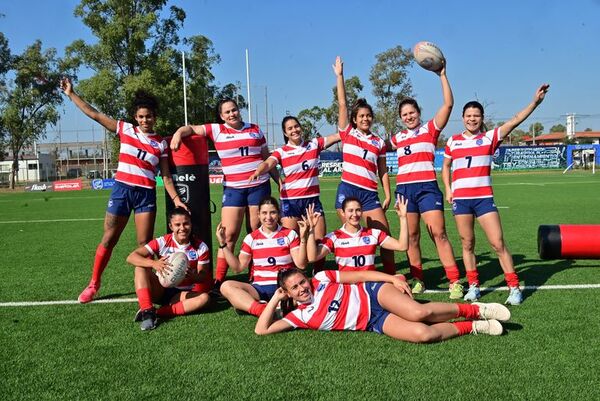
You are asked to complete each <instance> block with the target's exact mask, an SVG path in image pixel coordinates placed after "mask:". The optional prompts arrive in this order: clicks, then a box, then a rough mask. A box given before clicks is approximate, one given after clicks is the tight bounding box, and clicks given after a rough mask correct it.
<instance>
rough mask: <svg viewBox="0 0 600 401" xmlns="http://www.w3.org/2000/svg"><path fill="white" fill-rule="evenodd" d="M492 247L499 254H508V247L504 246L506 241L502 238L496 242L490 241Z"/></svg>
mask: <svg viewBox="0 0 600 401" xmlns="http://www.w3.org/2000/svg"><path fill="white" fill-rule="evenodd" d="M490 245H491V246H492V249H493V250H494V252H496V253H497V254H503V253H505V252H506V245H505V244H504V240H503V239H502V238H500V239H498V240H495V241H490Z"/></svg>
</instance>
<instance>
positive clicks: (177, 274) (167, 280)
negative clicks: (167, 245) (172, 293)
mask: <svg viewBox="0 0 600 401" xmlns="http://www.w3.org/2000/svg"><path fill="white" fill-rule="evenodd" d="M167 261H168V262H169V263H170V264H171V266H170V269H171V271H164V274H161V273H159V272H156V276H157V277H158V281H159V282H160V284H161V285H162V286H163V287H165V288H171V287H177V286H178V285H179V283H181V282H182V281H183V279H184V278H185V273H186V272H187V269H188V266H189V261H188V257H187V255H186V254H185V252H174V253H172V254H171V255H169V258H168V259H167Z"/></svg>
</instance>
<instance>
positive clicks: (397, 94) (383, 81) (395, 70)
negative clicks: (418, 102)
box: [369, 46, 413, 137]
mask: <svg viewBox="0 0 600 401" xmlns="http://www.w3.org/2000/svg"><path fill="white" fill-rule="evenodd" d="M375 58H376V60H377V62H376V63H375V65H374V66H373V67H372V68H371V74H370V75H369V81H371V85H373V95H374V96H375V98H376V99H377V103H376V111H375V116H374V117H375V121H376V122H377V124H379V125H381V126H383V129H384V130H385V133H386V136H388V137H389V135H390V134H393V133H394V132H397V131H399V130H400V128H401V123H400V119H399V117H398V104H399V103H400V102H401V101H402V100H403V99H404V98H407V97H411V96H412V84H411V82H410V78H409V77H408V72H407V68H408V67H410V66H411V65H412V62H413V56H412V52H411V51H410V50H408V49H403V48H402V46H396V47H393V48H391V49H389V50H386V51H384V52H383V53H379V54H378V55H376V56H375Z"/></svg>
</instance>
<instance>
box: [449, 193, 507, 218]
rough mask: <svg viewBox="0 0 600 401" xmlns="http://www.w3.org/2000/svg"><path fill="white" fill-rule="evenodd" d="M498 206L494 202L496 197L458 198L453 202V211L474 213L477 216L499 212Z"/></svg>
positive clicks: (456, 213)
mask: <svg viewBox="0 0 600 401" xmlns="http://www.w3.org/2000/svg"><path fill="white" fill-rule="evenodd" d="M497 211H498V208H497V207H496V204H495V203H494V198H477V199H456V200H454V201H453V202H452V213H453V214H454V215H455V216H456V215H459V214H472V215H474V216H475V217H479V216H483V215H484V214H486V213H490V212H497Z"/></svg>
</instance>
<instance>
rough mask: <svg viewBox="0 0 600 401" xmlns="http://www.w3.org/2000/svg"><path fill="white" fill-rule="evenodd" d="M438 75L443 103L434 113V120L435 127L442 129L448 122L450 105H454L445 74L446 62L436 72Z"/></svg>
mask: <svg viewBox="0 0 600 401" xmlns="http://www.w3.org/2000/svg"><path fill="white" fill-rule="evenodd" d="M438 75H439V76H440V81H441V82H442V94H443V96H444V104H443V105H442V107H440V109H439V110H438V111H437V113H435V117H434V121H435V125H436V127H437V128H438V129H439V130H440V131H441V130H442V129H444V127H445V126H446V124H448V119H449V118H450V113H452V107H454V96H453V95H452V89H451V88H450V82H448V77H447V76H446V64H445V62H444V67H443V68H442V69H441V70H440V71H439V72H438Z"/></svg>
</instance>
